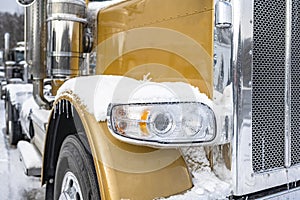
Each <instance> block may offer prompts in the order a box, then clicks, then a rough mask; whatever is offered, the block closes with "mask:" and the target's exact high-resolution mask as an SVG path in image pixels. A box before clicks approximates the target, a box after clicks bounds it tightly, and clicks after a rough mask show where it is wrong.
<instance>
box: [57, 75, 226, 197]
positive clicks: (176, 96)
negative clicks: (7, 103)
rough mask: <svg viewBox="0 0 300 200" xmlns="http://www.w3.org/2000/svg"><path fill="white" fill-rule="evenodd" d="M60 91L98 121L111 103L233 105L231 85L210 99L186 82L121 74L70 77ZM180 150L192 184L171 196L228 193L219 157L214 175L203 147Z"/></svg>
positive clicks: (219, 195) (105, 113) (223, 110)
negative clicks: (145, 78) (194, 102)
mask: <svg viewBox="0 0 300 200" xmlns="http://www.w3.org/2000/svg"><path fill="white" fill-rule="evenodd" d="M61 95H73V96H75V97H76V98H79V99H80V100H81V103H82V104H84V105H85V106H86V108H87V110H88V111H89V112H90V113H92V114H94V115H95V118H96V119H97V120H98V121H105V120H106V117H107V108H108V106H109V104H110V103H154V102H184V101H197V102H202V103H204V104H206V105H208V106H210V107H211V108H212V109H215V108H220V105H222V104H224V103H228V104H229V106H227V107H225V108H222V109H221V111H219V113H220V114H224V112H225V113H226V112H231V105H232V104H230V95H232V90H231V86H230V85H229V86H228V87H227V88H226V89H225V91H224V94H220V93H219V94H216V98H215V99H214V102H213V101H211V100H210V99H209V98H208V97H207V96H206V95H205V94H203V93H200V92H199V89H198V88H196V87H194V86H191V85H190V84H187V83H183V82H165V83H155V82H150V81H147V80H141V81H139V80H135V79H132V78H127V77H123V76H104V75H99V76H92V77H80V78H76V79H71V80H69V81H67V82H66V83H65V84H64V85H63V86H62V87H61V88H60V89H59V91H58V95H57V98H59V97H60V96H61ZM215 102H217V103H215ZM182 152H183V155H184V156H185V159H186V161H187V164H188V166H189V168H190V171H191V174H192V176H193V184H194V187H193V188H192V189H191V190H190V191H188V192H186V193H185V194H181V195H177V196H173V197H170V199H171V200H191V199H223V198H225V197H226V196H228V195H230V192H231V187H232V186H231V179H230V171H228V170H227V169H226V168H225V166H224V163H222V160H220V161H217V162H216V163H215V164H214V169H215V170H218V176H216V174H215V173H214V172H213V171H212V170H211V166H210V164H209V162H208V160H207V158H206V154H205V151H204V149H203V147H190V148H184V149H182ZM218 162H219V163H218ZM228 175H229V176H228ZM221 179H222V180H221Z"/></svg>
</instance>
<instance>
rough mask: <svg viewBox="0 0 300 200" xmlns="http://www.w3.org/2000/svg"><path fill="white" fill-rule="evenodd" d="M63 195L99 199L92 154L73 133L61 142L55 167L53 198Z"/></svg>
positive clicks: (92, 199) (89, 199)
mask: <svg viewBox="0 0 300 200" xmlns="http://www.w3.org/2000/svg"><path fill="white" fill-rule="evenodd" d="M74 191H75V192H74ZM64 197H66V199H81V200H83V199H84V200H99V199H100V192H99V187H98V183H97V176H96V172H95V167H94V162H93V158H92V155H90V154H89V153H88V151H87V150H86V149H85V148H84V145H83V144H82V143H81V141H80V140H79V139H78V138H77V137H76V136H75V135H70V136H68V137H67V138H66V139H65V141H64V142H63V144H62V147H61V150H60V153H59V157H58V162H57V167H56V173H55V179H54V198H53V199H55V200H57V199H60V198H61V199H65V198H64Z"/></svg>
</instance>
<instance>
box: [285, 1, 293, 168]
mask: <svg viewBox="0 0 300 200" xmlns="http://www.w3.org/2000/svg"><path fill="white" fill-rule="evenodd" d="M291 40H292V0H287V1H286V36H285V43H286V47H285V48H286V49H285V51H286V52H285V54H286V58H285V66H286V71H285V78H286V80H285V167H290V166H291V56H292V55H291V46H292V45H291V43H292V41H291Z"/></svg>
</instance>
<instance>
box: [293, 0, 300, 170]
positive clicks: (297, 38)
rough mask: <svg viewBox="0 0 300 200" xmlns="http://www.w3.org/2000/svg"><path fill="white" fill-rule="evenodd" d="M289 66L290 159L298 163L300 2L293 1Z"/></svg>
mask: <svg viewBox="0 0 300 200" xmlns="http://www.w3.org/2000/svg"><path fill="white" fill-rule="evenodd" d="M292 5H293V10H292V15H293V18H292V38H293V39H292V68H291V140H292V142H291V161H292V163H291V164H292V165H296V164H299V163H300V153H299V152H300V101H299V99H300V63H299V60H300V48H299V47H300V35H299V33H300V27H299V26H300V21H299V20H300V18H299V12H300V3H299V1H296V0H295V1H293V4H292Z"/></svg>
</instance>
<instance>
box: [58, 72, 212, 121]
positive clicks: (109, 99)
mask: <svg viewBox="0 0 300 200" xmlns="http://www.w3.org/2000/svg"><path fill="white" fill-rule="evenodd" d="M66 93H72V94H73V95H75V96H76V97H78V98H79V99H80V101H81V103H82V104H83V105H85V106H86V108H87V110H88V112H90V113H91V114H94V116H95V118H96V120H97V121H105V120H106V115H107V109H108V106H109V104H110V103H123V104H124V103H154V102H184V101H194V102H195V101H196V102H202V103H204V104H207V105H208V106H210V107H212V105H213V103H212V101H211V100H210V99H208V97H207V96H206V95H205V94H203V93H200V92H199V90H198V88H196V87H193V86H191V85H190V84H187V83H183V82H164V83H155V82H150V81H138V80H135V79H132V78H128V77H124V76H109V75H98V76H89V77H78V78H74V79H70V80H68V81H67V82H66V83H64V84H63V85H62V86H61V87H60V89H59V90H58V95H57V96H56V98H59V97H60V96H61V95H62V94H66Z"/></svg>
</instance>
